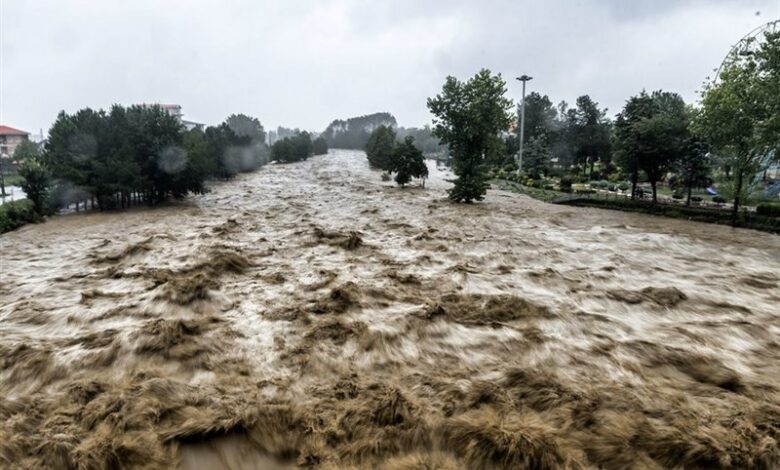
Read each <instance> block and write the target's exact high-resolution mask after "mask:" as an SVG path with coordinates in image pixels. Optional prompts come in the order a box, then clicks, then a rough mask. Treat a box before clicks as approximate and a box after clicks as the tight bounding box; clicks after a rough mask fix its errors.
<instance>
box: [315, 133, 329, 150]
mask: <svg viewBox="0 0 780 470" xmlns="http://www.w3.org/2000/svg"><path fill="white" fill-rule="evenodd" d="M312 145H313V147H314V155H327V153H328V141H326V140H325V138H324V137H322V136H320V137H317V138H316V139H314V142H313V143H312Z"/></svg>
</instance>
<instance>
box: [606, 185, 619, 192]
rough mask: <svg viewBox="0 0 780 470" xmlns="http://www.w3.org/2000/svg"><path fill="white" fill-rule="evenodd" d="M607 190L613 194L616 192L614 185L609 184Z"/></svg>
mask: <svg viewBox="0 0 780 470" xmlns="http://www.w3.org/2000/svg"><path fill="white" fill-rule="evenodd" d="M607 189H609V190H610V191H612V192H613V193H614V192H615V191H617V186H616V185H614V184H610V185H609V187H608V188H607Z"/></svg>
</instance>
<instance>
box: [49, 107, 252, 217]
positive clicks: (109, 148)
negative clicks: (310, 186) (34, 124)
mask: <svg viewBox="0 0 780 470" xmlns="http://www.w3.org/2000/svg"><path fill="white" fill-rule="evenodd" d="M228 121H229V122H225V123H222V124H220V125H219V126H215V127H209V128H207V129H206V130H205V131H201V130H199V129H193V130H191V131H185V130H184V128H183V126H182V125H181V123H180V122H179V121H178V119H177V118H175V117H173V116H170V115H169V114H168V113H167V112H165V111H164V110H163V109H161V108H160V107H157V106H152V107H146V106H131V107H128V108H125V107H122V106H113V107H111V109H110V110H109V111H103V110H99V111H94V110H92V109H89V108H86V109H82V110H80V111H78V112H76V113H75V114H66V113H64V112H63V113H60V114H59V116H58V117H57V120H56V121H55V123H54V125H53V126H52V128H51V130H50V131H49V138H48V141H47V143H46V146H45V151H44V154H43V156H42V163H43V165H44V166H45V167H46V168H47V169H48V170H49V171H50V172H51V174H52V175H54V177H55V180H54V186H55V187H54V188H53V194H54V195H55V201H54V202H55V203H57V204H60V205H63V206H65V205H69V204H71V203H74V202H75V203H79V202H80V201H91V202H92V203H93V205H97V207H99V208H101V209H105V208H117V207H122V208H124V207H128V206H130V205H132V204H134V203H140V202H145V203H155V202H159V201H162V200H163V199H165V198H166V197H175V198H180V197H183V196H185V195H186V194H187V193H190V192H194V193H202V192H204V191H205V186H204V181H205V180H206V179H207V178H210V177H217V178H229V177H231V176H233V175H235V174H236V173H238V172H241V171H251V170H253V169H256V168H257V167H259V166H260V165H262V164H263V163H265V161H266V159H267V157H266V155H267V149H266V148H265V144H264V143H263V140H264V139H265V134H264V131H263V128H262V126H261V125H260V123H259V121H257V120H256V119H253V118H249V117H247V116H243V115H234V116H231V117H230V118H229V119H228ZM231 126H232V127H231ZM233 129H235V131H234V130H233ZM236 131H237V132H239V134H237V133H236Z"/></svg>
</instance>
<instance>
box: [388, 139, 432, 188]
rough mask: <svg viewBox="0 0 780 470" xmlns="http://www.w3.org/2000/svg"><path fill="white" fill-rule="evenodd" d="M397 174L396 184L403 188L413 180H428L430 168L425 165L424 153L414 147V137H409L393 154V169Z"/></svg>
mask: <svg viewBox="0 0 780 470" xmlns="http://www.w3.org/2000/svg"><path fill="white" fill-rule="evenodd" d="M391 171H393V172H395V173H396V175H395V182H396V183H398V184H399V185H400V186H401V187H403V186H404V185H405V184H407V183H408V182H409V181H411V179H412V178H427V177H428V167H427V165H425V157H423V153H422V152H421V151H420V150H419V149H418V148H417V146H416V145H414V137H411V136H407V137H406V139H404V142H403V143H402V144H400V145H398V146H397V147H396V148H395V151H394V152H393V159H392V168H391Z"/></svg>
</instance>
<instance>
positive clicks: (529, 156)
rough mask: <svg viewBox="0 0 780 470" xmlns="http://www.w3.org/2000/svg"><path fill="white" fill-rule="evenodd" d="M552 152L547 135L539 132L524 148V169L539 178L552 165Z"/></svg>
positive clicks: (534, 177)
mask: <svg viewBox="0 0 780 470" xmlns="http://www.w3.org/2000/svg"><path fill="white" fill-rule="evenodd" d="M550 158H551V152H550V147H549V145H548V144H547V136H546V135H545V134H539V135H536V136H534V137H532V138H531V139H530V140H529V141H528V143H527V144H526V146H525V149H524V150H523V171H525V172H526V174H527V175H528V176H530V177H531V178H533V179H539V178H541V176H542V175H544V174H546V173H547V170H548V169H549V167H550Z"/></svg>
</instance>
